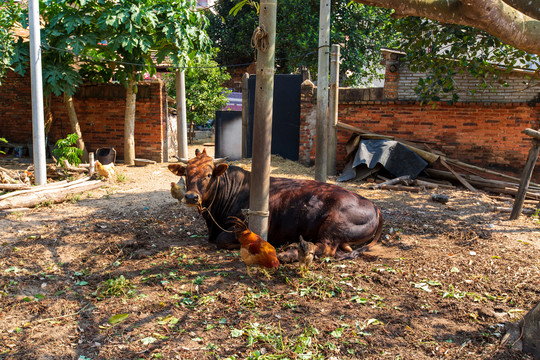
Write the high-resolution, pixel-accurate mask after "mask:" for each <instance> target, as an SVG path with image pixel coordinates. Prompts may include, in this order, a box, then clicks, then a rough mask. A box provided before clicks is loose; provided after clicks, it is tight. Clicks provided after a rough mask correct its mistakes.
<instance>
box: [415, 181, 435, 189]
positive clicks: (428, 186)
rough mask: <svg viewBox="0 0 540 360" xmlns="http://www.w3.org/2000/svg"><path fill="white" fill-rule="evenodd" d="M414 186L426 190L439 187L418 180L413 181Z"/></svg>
mask: <svg viewBox="0 0 540 360" xmlns="http://www.w3.org/2000/svg"><path fill="white" fill-rule="evenodd" d="M414 185H416V186H421V187H425V188H426V189H437V188H438V187H439V184H435V183H432V182H429V181H424V180H418V179H416V180H414Z"/></svg>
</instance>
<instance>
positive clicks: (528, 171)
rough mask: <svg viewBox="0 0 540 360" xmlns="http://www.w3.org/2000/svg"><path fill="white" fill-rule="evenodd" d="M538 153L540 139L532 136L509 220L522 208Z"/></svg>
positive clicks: (516, 216)
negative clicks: (531, 144)
mask: <svg viewBox="0 0 540 360" xmlns="http://www.w3.org/2000/svg"><path fill="white" fill-rule="evenodd" d="M527 135H528V134H527ZM538 154H540V140H538V139H537V138H533V146H532V147H531V150H530V151H529V157H528V158H527V162H526V163H525V167H524V168H523V174H522V175H521V181H520V183H519V189H518V193H517V195H516V200H515V201H514V207H513V208H512V213H511V214H510V220H516V219H517V218H518V217H519V215H520V214H521V209H523V203H524V201H525V195H526V194H527V189H528V188H529V183H530V182H531V177H532V173H533V170H534V165H535V164H536V160H537V159H538Z"/></svg>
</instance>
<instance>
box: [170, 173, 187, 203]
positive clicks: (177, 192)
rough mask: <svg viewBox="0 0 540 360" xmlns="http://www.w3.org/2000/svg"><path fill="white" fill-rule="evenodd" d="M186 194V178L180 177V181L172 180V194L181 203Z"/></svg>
mask: <svg viewBox="0 0 540 360" xmlns="http://www.w3.org/2000/svg"><path fill="white" fill-rule="evenodd" d="M185 194H186V184H185V182H184V178H180V181H178V183H174V182H171V196H172V197H173V198H175V199H176V200H178V202H179V203H180V204H181V203H182V200H183V199H184V195H185Z"/></svg>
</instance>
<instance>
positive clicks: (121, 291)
mask: <svg viewBox="0 0 540 360" xmlns="http://www.w3.org/2000/svg"><path fill="white" fill-rule="evenodd" d="M134 289H135V286H134V285H133V284H132V283H131V281H129V280H127V279H126V278H125V277H124V275H120V276H119V277H117V278H115V279H109V280H106V281H103V282H102V283H101V284H99V285H98V287H97V290H96V292H95V295H96V297H97V298H98V299H103V298H106V297H112V296H128V297H132V296H135V290H134Z"/></svg>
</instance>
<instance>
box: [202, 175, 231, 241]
mask: <svg viewBox="0 0 540 360" xmlns="http://www.w3.org/2000/svg"><path fill="white" fill-rule="evenodd" d="M218 190H219V177H218V178H217V184H216V191H215V192H214V197H213V198H212V201H211V202H210V205H208V207H201V206H200V205H198V206H197V208H198V209H199V214H202V213H203V212H207V213H208V215H210V218H211V219H212V221H213V222H214V224H216V225H217V227H218V228H220V229H221V230H223V231H225V232H228V233H232V232H234V231H230V230H225V229H224V228H222V227H221V225H219V224H218V222H217V221H216V219H214V217H213V216H212V213H211V212H210V208H211V207H212V205H213V204H214V200H216V195H217V192H218Z"/></svg>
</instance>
